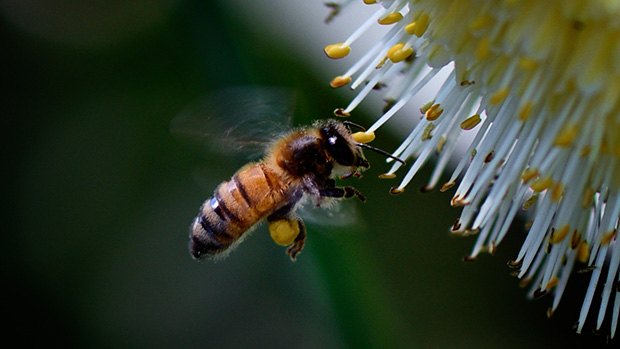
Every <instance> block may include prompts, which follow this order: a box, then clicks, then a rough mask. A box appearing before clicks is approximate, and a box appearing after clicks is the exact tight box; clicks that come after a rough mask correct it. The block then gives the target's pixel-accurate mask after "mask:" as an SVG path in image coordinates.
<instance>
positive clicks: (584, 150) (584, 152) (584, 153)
mask: <svg viewBox="0 0 620 349" xmlns="http://www.w3.org/2000/svg"><path fill="white" fill-rule="evenodd" d="M591 151H592V147H591V146H589V145H585V146H584V147H583V148H581V151H580V152H579V156H581V157H585V156H588V155H589V154H590V152H591Z"/></svg>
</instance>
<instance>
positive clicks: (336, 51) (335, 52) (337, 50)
mask: <svg viewBox="0 0 620 349" xmlns="http://www.w3.org/2000/svg"><path fill="white" fill-rule="evenodd" d="M323 51H325V54H326V55H327V57H329V58H331V59H340V58H344V57H346V56H347V55H348V54H349V53H350V52H351V47H350V46H348V45H345V44H344V43H342V42H339V43H336V44H331V45H327V46H325V48H324V49H323Z"/></svg>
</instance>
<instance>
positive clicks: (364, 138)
mask: <svg viewBox="0 0 620 349" xmlns="http://www.w3.org/2000/svg"><path fill="white" fill-rule="evenodd" d="M351 137H353V140H354V141H356V142H357V143H370V142H372V141H374V140H375V133H374V132H355V133H354V134H352V135H351Z"/></svg>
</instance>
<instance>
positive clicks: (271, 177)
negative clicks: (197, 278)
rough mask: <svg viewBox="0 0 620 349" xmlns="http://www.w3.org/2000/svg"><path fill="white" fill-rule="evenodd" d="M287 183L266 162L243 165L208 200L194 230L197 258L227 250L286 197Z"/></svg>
mask: <svg viewBox="0 0 620 349" xmlns="http://www.w3.org/2000/svg"><path fill="white" fill-rule="evenodd" d="M284 189H285V188H284V185H283V183H282V182H281V181H280V180H279V179H278V177H277V176H276V175H275V174H274V173H273V172H272V171H271V170H269V169H268V168H266V167H265V166H264V165H262V164H250V165H248V166H246V167H243V168H242V169H241V170H239V171H238V172H237V173H235V175H234V176H233V177H232V178H231V180H230V181H227V182H223V183H222V184H220V185H219V186H218V187H217V189H215V192H214V194H213V196H212V197H211V198H209V199H207V200H206V201H205V202H204V204H203V205H202V207H201V208H200V212H199V214H198V216H197V217H196V219H195V220H194V223H193V224H192V228H191V231H190V252H191V253H192V255H193V256H194V257H195V258H201V257H204V256H208V255H215V254H218V253H220V252H222V251H224V250H226V249H227V248H228V247H229V246H230V245H232V244H233V243H234V242H235V241H237V240H238V239H239V238H240V237H241V236H242V235H243V234H244V233H245V232H246V231H247V230H248V229H249V228H250V227H252V226H253V225H254V224H256V223H257V222H258V221H259V220H261V219H262V218H264V217H265V216H266V215H268V214H270V213H271V212H273V211H274V210H275V209H276V208H277V207H278V204H279V203H280V202H282V201H283V200H284V194H283V193H284Z"/></svg>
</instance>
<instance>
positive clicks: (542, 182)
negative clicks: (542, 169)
mask: <svg viewBox="0 0 620 349" xmlns="http://www.w3.org/2000/svg"><path fill="white" fill-rule="evenodd" d="M552 185H553V179H551V177H545V178H540V179H538V180H536V181H534V183H532V185H531V186H530V187H531V188H532V190H533V191H535V192H538V193H540V192H541V191H543V190H547V189H549V188H550V187H551V186H552Z"/></svg>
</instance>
